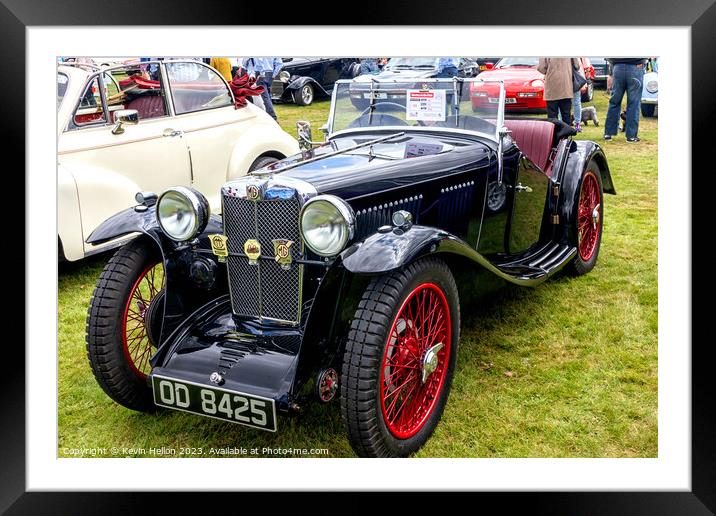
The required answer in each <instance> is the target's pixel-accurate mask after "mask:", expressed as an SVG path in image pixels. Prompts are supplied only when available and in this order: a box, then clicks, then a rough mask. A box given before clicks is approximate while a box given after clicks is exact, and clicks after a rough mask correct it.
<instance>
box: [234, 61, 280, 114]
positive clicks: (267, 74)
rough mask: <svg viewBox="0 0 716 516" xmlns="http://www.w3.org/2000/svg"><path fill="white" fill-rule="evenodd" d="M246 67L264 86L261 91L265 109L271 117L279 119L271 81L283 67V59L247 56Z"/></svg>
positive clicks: (257, 81)
mask: <svg viewBox="0 0 716 516" xmlns="http://www.w3.org/2000/svg"><path fill="white" fill-rule="evenodd" d="M244 67H245V68H246V71H247V72H248V73H249V75H252V76H256V83H257V84H259V85H260V86H263V87H264V91H263V93H261V100H262V101H263V103H264V110H265V111H266V113H268V114H269V115H270V116H271V118H273V119H274V120H277V118H278V117H277V116H276V112H275V111H274V109H273V102H271V83H273V76H274V75H277V74H278V72H280V71H281V68H283V61H281V58H280V57H247V58H246V59H245V60H244Z"/></svg>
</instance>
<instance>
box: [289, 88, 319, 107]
mask: <svg viewBox="0 0 716 516" xmlns="http://www.w3.org/2000/svg"><path fill="white" fill-rule="evenodd" d="M291 95H292V96H293V101H294V102H295V103H296V104H297V105H299V106H308V105H310V104H311V103H312V102H313V98H314V96H315V90H314V89H313V85H312V84H311V83H307V84H304V85H303V86H301V87H300V88H298V89H296V90H293V91H292V92H291Z"/></svg>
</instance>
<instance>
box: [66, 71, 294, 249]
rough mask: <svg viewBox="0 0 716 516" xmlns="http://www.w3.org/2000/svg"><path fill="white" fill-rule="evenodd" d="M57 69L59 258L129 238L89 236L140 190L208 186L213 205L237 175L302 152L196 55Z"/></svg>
mask: <svg viewBox="0 0 716 516" xmlns="http://www.w3.org/2000/svg"><path fill="white" fill-rule="evenodd" d="M142 65H143V66H144V67H145V70H147V71H146V73H143V74H141V75H127V72H129V73H136V68H137V67H136V66H134V67H133V68H134V70H128V69H125V68H123V67H122V66H118V67H111V68H103V69H101V70H100V69H99V68H96V67H94V66H91V65H82V64H78V65H72V66H67V65H59V66H58V69H57V88H58V89H57V106H58V107H57V110H58V127H57V141H58V143H57V164H58V169H57V200H58V257H59V260H68V261H74V260H79V259H82V258H84V257H86V256H89V255H91V254H94V253H96V252H100V251H104V250H107V249H110V248H112V247H116V246H118V245H121V244H122V243H124V242H125V241H126V240H127V239H126V238H125V239H122V240H117V241H112V242H107V243H104V244H102V245H99V246H93V245H90V244H87V243H86V242H85V240H86V238H87V237H88V236H89V234H90V233H91V232H92V231H93V230H94V229H95V228H96V227H97V226H98V225H99V224H100V223H101V222H103V221H104V220H106V219H107V218H109V217H110V216H111V215H113V214H115V213H116V212H117V211H120V210H122V209H126V208H128V207H130V206H133V205H135V204H136V201H135V195H136V194H137V193H138V192H155V193H157V194H160V193H161V192H163V191H164V190H165V189H166V188H167V187H169V186H175V185H177V184H180V185H186V186H191V187H193V188H195V189H197V190H199V191H200V192H203V193H204V194H205V195H206V196H207V199H208V200H209V202H210V204H211V209H212V211H213V212H216V213H219V212H220V211H221V201H220V197H219V191H220V189H221V186H222V185H223V184H224V183H226V182H227V181H229V180H231V179H235V178H237V177H240V176H243V175H245V174H246V173H247V172H249V171H251V170H253V169H256V168H260V167H263V166H265V165H267V164H268V163H270V162H271V161H276V160H278V159H282V158H284V157H286V156H290V155H292V154H295V153H297V152H298V151H299V148H298V142H297V141H296V140H295V139H294V138H293V137H291V136H290V135H289V134H287V133H286V132H284V131H283V130H282V129H281V128H280V127H279V126H278V124H276V122H275V121H274V120H272V119H271V117H269V116H268V115H267V114H266V113H265V112H264V111H262V110H261V109H259V108H257V107H255V106H254V105H253V104H251V103H250V102H249V103H244V105H243V106H240V107H239V105H240V104H241V102H236V99H235V97H234V94H233V92H232V90H231V88H230V86H229V84H227V82H226V81H225V80H224V78H223V77H222V76H221V75H220V74H219V73H218V72H217V71H216V70H214V69H213V68H211V67H209V66H207V65H205V64H203V63H201V62H199V61H192V60H165V61H156V62H154V61H151V62H147V63H142Z"/></svg>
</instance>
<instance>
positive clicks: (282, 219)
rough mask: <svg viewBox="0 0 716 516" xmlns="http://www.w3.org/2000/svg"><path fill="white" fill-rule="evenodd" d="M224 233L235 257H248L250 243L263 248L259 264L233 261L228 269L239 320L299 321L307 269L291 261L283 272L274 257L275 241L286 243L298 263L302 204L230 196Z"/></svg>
mask: <svg viewBox="0 0 716 516" xmlns="http://www.w3.org/2000/svg"><path fill="white" fill-rule="evenodd" d="M223 202H224V209H223V218H224V232H225V234H226V236H227V239H228V240H227V244H228V248H229V252H230V253H241V254H243V253H244V243H245V242H246V241H247V240H249V239H254V240H258V242H259V243H260V244H261V256H262V257H268V258H270V259H268V260H267V259H259V260H258V263H257V264H256V265H251V264H249V259H248V258H247V257H246V256H229V257H228V258H227V267H228V273H229V287H230V291H231V305H232V309H233V311H234V313H235V314H236V315H245V316H253V317H263V318H268V319H276V320H280V321H289V322H297V321H298V320H299V318H300V306H301V279H302V272H303V271H302V268H303V266H302V265H299V264H297V263H295V261H294V262H292V263H291V264H290V265H289V266H288V269H283V268H281V265H279V264H278V263H277V262H276V261H275V260H274V259H273V258H274V256H275V255H274V245H273V240H274V239H287V240H291V241H293V242H294V244H293V245H292V246H291V248H290V251H291V256H292V258H293V260H296V259H297V258H298V255H299V253H300V252H301V250H302V248H303V245H302V242H301V237H300V234H299V229H298V215H299V211H300V208H301V206H300V204H299V201H298V199H296V198H292V199H288V200H283V199H276V200H261V201H250V200H247V199H242V198H237V197H232V196H229V195H225V196H224V199H223Z"/></svg>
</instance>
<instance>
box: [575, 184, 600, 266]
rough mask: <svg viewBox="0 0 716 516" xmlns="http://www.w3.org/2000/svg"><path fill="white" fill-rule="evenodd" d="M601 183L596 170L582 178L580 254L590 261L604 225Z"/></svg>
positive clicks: (579, 216)
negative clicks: (595, 173)
mask: <svg viewBox="0 0 716 516" xmlns="http://www.w3.org/2000/svg"><path fill="white" fill-rule="evenodd" d="M600 190H601V189H600V188H599V183H598V182H597V177H596V176H595V175H594V172H587V173H586V174H585V175H584V178H583V179H582V187H581V189H580V192H579V212H578V215H577V227H578V240H579V256H580V257H581V258H582V260H584V261H585V262H588V261H589V260H590V259H591V258H592V256H593V255H594V251H595V250H596V249H597V240H599V232H600V229H601V225H602V202H601V201H602V200H601V195H600Z"/></svg>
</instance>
